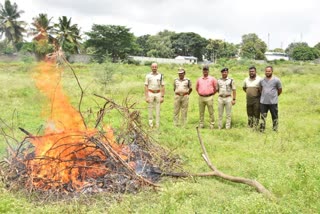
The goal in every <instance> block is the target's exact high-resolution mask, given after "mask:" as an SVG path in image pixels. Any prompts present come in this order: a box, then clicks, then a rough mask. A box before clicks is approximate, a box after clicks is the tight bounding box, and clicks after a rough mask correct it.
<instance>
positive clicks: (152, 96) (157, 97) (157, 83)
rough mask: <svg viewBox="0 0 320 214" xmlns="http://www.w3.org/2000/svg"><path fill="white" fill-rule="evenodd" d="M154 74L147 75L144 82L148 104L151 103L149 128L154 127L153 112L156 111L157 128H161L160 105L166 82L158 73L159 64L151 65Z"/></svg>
mask: <svg viewBox="0 0 320 214" xmlns="http://www.w3.org/2000/svg"><path fill="white" fill-rule="evenodd" d="M151 70H152V72H151V73H149V74H147V75H146V79H145V82H144V85H145V86H144V94H145V97H146V102H147V103H149V106H148V113H149V116H148V119H149V126H150V127H151V128H152V127H153V111H154V109H155V111H156V127H157V128H159V126H160V104H161V103H163V100H164V93H165V88H164V80H163V75H162V74H160V73H158V64H157V63H152V64H151Z"/></svg>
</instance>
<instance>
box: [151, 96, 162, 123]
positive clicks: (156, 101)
mask: <svg viewBox="0 0 320 214" xmlns="http://www.w3.org/2000/svg"><path fill="white" fill-rule="evenodd" d="M148 97H149V100H148V102H149V106H148V111H149V117H148V118H149V126H150V127H153V111H154V109H155V110H156V127H159V126H160V98H161V93H160V92H159V93H152V92H150V91H149V92H148Z"/></svg>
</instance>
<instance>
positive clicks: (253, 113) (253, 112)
mask: <svg viewBox="0 0 320 214" xmlns="http://www.w3.org/2000/svg"><path fill="white" fill-rule="evenodd" d="M247 115H248V126H249V127H251V128H252V127H255V128H256V127H258V124H259V118H260V97H254V98H247Z"/></svg>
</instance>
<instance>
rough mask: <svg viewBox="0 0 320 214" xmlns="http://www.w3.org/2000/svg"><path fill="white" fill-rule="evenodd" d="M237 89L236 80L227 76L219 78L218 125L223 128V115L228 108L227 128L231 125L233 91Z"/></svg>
mask: <svg viewBox="0 0 320 214" xmlns="http://www.w3.org/2000/svg"><path fill="white" fill-rule="evenodd" d="M233 90H236V86H235V83H234V80H233V79H231V78H229V77H227V78H226V79H223V78H220V79H218V92H219V97H218V114H219V117H218V126H219V129H221V128H222V117H223V112H224V109H226V129H230V127H231V110H232V96H231V95H232V91H233Z"/></svg>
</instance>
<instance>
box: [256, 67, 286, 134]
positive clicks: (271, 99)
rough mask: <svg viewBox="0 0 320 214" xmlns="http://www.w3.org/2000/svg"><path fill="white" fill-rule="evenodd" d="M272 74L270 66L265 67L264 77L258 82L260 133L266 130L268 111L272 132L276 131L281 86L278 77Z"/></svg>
mask: <svg viewBox="0 0 320 214" xmlns="http://www.w3.org/2000/svg"><path fill="white" fill-rule="evenodd" d="M272 73H273V68H272V66H267V67H266V68H265V75H266V77H265V78H263V79H262V80H261V82H260V86H261V97H260V112H261V124H260V131H261V132H264V130H265V128H266V118H267V114H268V111H269V110H270V112H271V118H272V123H273V131H278V97H279V96H280V94H281V93H282V84H281V81H280V79H279V78H278V77H275V76H272Z"/></svg>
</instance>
